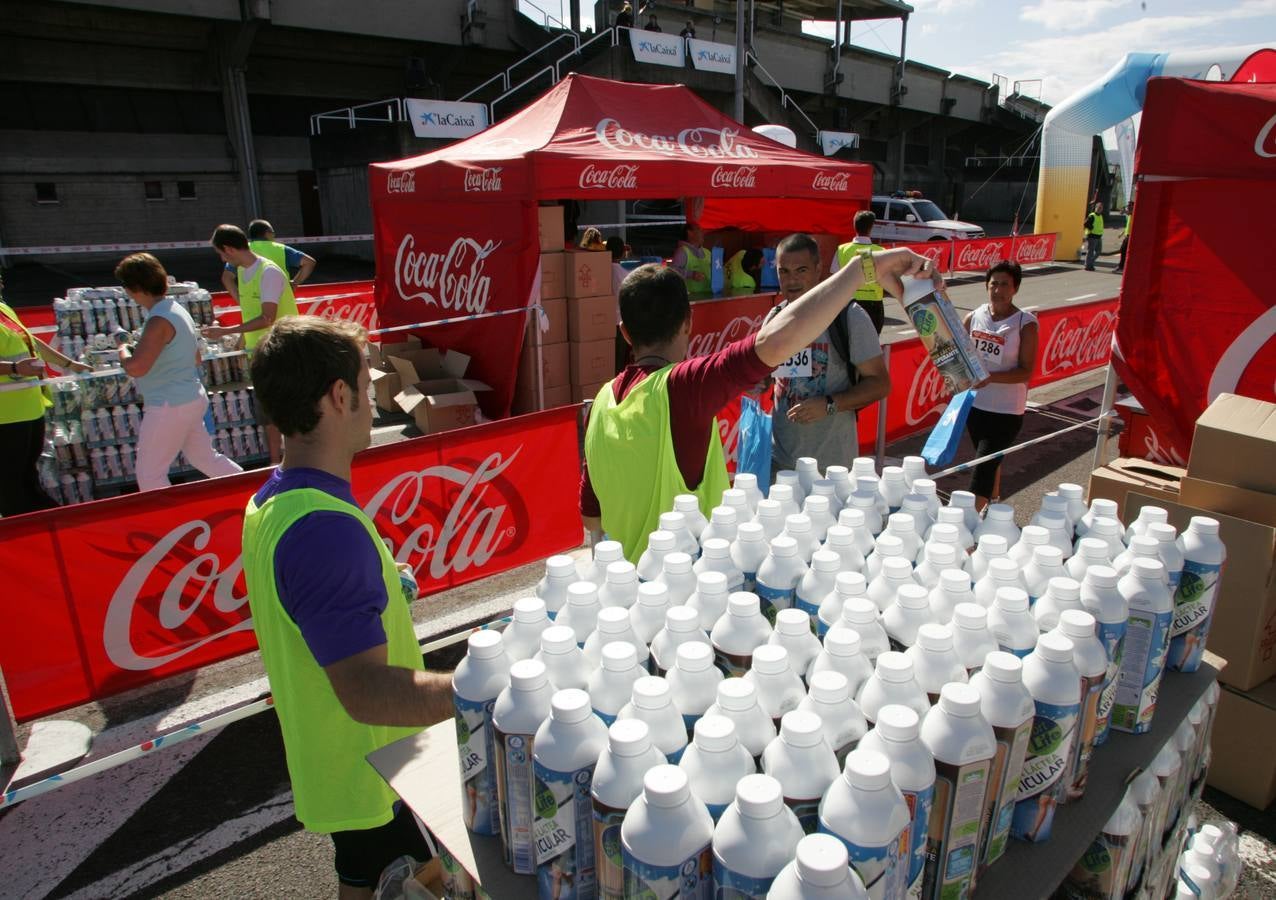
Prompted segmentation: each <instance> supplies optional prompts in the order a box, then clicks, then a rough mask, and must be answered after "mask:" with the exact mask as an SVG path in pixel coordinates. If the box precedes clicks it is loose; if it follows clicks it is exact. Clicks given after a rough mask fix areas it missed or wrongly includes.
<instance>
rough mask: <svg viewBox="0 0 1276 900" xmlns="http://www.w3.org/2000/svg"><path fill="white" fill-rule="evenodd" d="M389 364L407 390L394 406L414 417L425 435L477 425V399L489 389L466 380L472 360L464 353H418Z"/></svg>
mask: <svg viewBox="0 0 1276 900" xmlns="http://www.w3.org/2000/svg"><path fill="white" fill-rule="evenodd" d="M388 360H389V363H390V366H391V367H392V368H393V370H394V375H396V376H397V377H398V380H399V383H400V384H401V385H402V386H403V387H402V389H401V390H399V391H398V392H397V393H396V394H395V395H394V404H395V406H396V407H398V408H399V409H400V410H402V411H403V412H405V413H407V414H408V415H410V416H412V418H413V419H414V420H415V421H416V425H417V427H418V428H419V429H421V432H422V433H423V434H433V433H437V432H440V431H451V430H452V429H453V428H465V427H466V426H469V425H473V424H474V414H475V412H476V410H477V409H478V397H477V396H476V395H477V393H478V392H479V391H486V390H489V388H488V386H487V385H486V384H484V383H483V382H481V381H475V380H474V379H470V378H465V377H463V376H464V375H465V371H466V369H468V368H469V366H470V358H469V357H468V356H466V355H465V354H464V353H457V352H455V351H450V352H448V353H440V352H439V351H438V350H434V349H430V350H414V351H411V352H410V353H409V354H407V355H405V356H391V357H388ZM379 380H380V381H388V380H389V378H388V377H385V378H382V379H379Z"/></svg>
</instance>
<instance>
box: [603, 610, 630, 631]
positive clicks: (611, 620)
mask: <svg viewBox="0 0 1276 900" xmlns="http://www.w3.org/2000/svg"><path fill="white" fill-rule="evenodd" d="M598 630H599V632H601V633H602V634H619V633H620V632H623V631H627V630H629V610H627V609H625V608H624V607H623V606H609V607H607V608H606V609H600V610H599V611H598Z"/></svg>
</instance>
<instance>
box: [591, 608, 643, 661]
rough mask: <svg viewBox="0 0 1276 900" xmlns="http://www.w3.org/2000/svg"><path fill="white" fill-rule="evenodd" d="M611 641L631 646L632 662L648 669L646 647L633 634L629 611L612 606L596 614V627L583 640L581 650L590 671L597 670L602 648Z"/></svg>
mask: <svg viewBox="0 0 1276 900" xmlns="http://www.w3.org/2000/svg"><path fill="white" fill-rule="evenodd" d="M612 641H624V642H625V643H627V644H632V645H633V648H634V660H635V661H636V662H637V664H638V665H640V666H642V667H643V668H644V669H646V668H647V667H648V663H647V660H648V650H647V645H646V644H644V643H643V642H642V641H641V640H639V639H638V635H637V634H636V633H635V632H634V626H633V625H632V624H631V623H630V621H629V610H627V609H620V608H619V607H615V606H613V607H609V608H608V609H604V610H601V611H600V612H599V613H598V625H597V627H596V628H595V629H594V630H593V632H592V633H590V635H589V637H587V638H585V646H584V647H583V648H581V653H582V654H583V655H584V657H585V662H586V663H587V664H588V665H589V668H590V669H591V670H593V669H597V668H598V666H599V664H600V661H601V660H602V651H603V647H604V646H606V645H607V644H609V643H611V642H612Z"/></svg>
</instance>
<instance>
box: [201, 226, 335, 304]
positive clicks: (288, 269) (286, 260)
mask: <svg viewBox="0 0 1276 900" xmlns="http://www.w3.org/2000/svg"><path fill="white" fill-rule="evenodd" d="M248 246H249V247H251V248H252V250H253V252H254V253H256V254H257V255H258V256H264V257H265V258H266V259H268V260H270V261H271V262H273V263H274V264H275V265H277V266H279V268H281V269H283V270H284V272H285V273H292V272H296V273H297V274H296V275H292V289H293V290H294V291H295V290H296V289H297V288H299V287H301V286H302V285H303V284H305V282H306V279H308V278H309V277H310V275H311V273H313V272H314V270H315V258H314V257H313V256H311V255H309V254H308V253H302V252H301V251H300V250H298V249H297V248H296V247H290V246H288V245H287V244H280V243H278V242H276V241H275V228H274V226H273V225H271V224H270V223H269V222H267V221H266V220H265V219H253V220H252V221H251V222H249V223H248ZM222 287H223V288H224V289H225V290H226V293H228V294H230V295H231V296H232V297H234V298H235V302H236V303H238V302H239V279H238V278H237V277H236V275H235V267H234V266H233V265H232V264H230V263H226V266H225V268H224V269H222Z"/></svg>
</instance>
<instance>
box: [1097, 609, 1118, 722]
mask: <svg viewBox="0 0 1276 900" xmlns="http://www.w3.org/2000/svg"><path fill="white" fill-rule="evenodd" d="M1125 630H1126V621H1125V620H1124V619H1122V620H1121V621H1120V622H1099V623H1098V632H1097V633H1098V638H1099V643H1101V644H1102V645H1103V650H1104V652H1106V653H1107V654H1108V671H1107V672H1106V673H1105V674H1104V676H1103V690H1102V691H1100V693H1099V709H1098V714H1097V716H1096V718H1097V722H1096V723H1095V731H1094V743H1095V745H1096V746H1097V745H1099V744H1102V743H1103V742H1104V741H1106V740H1107V739H1108V731H1109V729H1110V727H1111V724H1112V707H1113V705H1114V704H1115V703H1116V691H1117V675H1118V674H1119V673H1120V671H1121V659H1122V658H1123V657H1124V656H1125Z"/></svg>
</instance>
